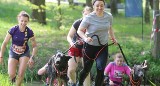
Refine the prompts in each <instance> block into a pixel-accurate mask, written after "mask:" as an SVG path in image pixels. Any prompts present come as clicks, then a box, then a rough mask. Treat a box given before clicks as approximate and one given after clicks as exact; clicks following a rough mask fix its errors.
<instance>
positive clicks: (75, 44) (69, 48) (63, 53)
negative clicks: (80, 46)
mask: <svg viewBox="0 0 160 86" xmlns="http://www.w3.org/2000/svg"><path fill="white" fill-rule="evenodd" d="M76 44H77V41H76V42H75V43H74V44H73V45H72V46H70V47H69V49H67V50H66V51H64V52H63V54H66V53H67V52H68V51H69V50H70V49H71V48H72V47H73V46H76ZM74 54H75V53H74ZM74 60H75V62H76V63H77V60H76V57H75V55H74Z"/></svg>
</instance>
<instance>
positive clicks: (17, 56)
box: [9, 50, 30, 60]
mask: <svg viewBox="0 0 160 86" xmlns="http://www.w3.org/2000/svg"><path fill="white" fill-rule="evenodd" d="M24 56H26V57H29V58H30V50H28V51H26V52H25V53H23V54H16V53H14V52H13V51H12V50H10V51H9V58H14V59H16V60H19V58H21V57H22V58H23V57H24Z"/></svg>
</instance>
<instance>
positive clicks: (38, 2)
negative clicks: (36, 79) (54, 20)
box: [30, 0, 46, 24]
mask: <svg viewBox="0 0 160 86" xmlns="http://www.w3.org/2000/svg"><path fill="white" fill-rule="evenodd" d="M30 2H31V3H32V4H33V5H35V6H37V8H32V14H31V17H32V18H33V19H34V20H36V21H38V22H39V23H41V24H46V11H45V0H30Z"/></svg>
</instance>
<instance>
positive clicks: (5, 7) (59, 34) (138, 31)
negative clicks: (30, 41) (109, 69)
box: [0, 0, 158, 86]
mask: <svg viewBox="0 0 160 86" xmlns="http://www.w3.org/2000/svg"><path fill="white" fill-rule="evenodd" d="M16 1H19V2H18V4H17V2H16ZM24 1H25V0H1V1H0V3H3V4H1V5H0V8H1V9H0V46H1V44H2V41H3V40H4V37H5V35H6V33H7V31H8V30H9V29H10V28H11V27H12V26H14V25H16V24H17V19H16V17H17V14H18V13H19V12H20V11H21V10H25V11H27V12H28V13H29V14H31V9H30V8H29V7H28V6H26V5H25V4H24V3H25V2H24ZM21 2H24V3H21ZM46 5H47V6H48V7H49V9H47V10H46V13H47V25H41V24H39V23H36V22H33V21H32V20H31V21H30V22H29V24H28V26H29V27H30V28H31V29H32V30H33V31H34V33H35V37H36V41H37V44H38V53H37V56H36V59H35V61H36V63H35V66H34V69H32V70H29V69H27V71H26V75H25V81H26V82H29V81H32V80H38V77H37V70H38V69H39V68H40V67H42V66H43V65H44V64H45V63H46V62H47V61H48V59H49V58H50V57H51V56H52V55H53V54H55V53H56V51H57V50H61V51H65V50H67V49H68V48H69V44H68V42H67V40H66V36H67V34H68V31H69V29H70V27H71V25H72V23H73V22H74V21H75V20H76V19H78V18H80V17H81V11H82V9H83V8H82V7H75V9H71V8H69V7H68V6H67V5H63V6H62V11H63V15H64V20H63V26H62V28H61V30H58V29H57V27H56V23H57V21H56V19H55V16H56V11H55V10H54V8H55V7H56V5H57V4H55V3H46ZM151 27H152V24H145V23H144V24H143V31H144V32H143V37H144V39H143V40H142V18H141V17H134V18H126V17H125V16H124V11H122V13H121V12H120V14H119V15H118V16H116V17H113V29H114V31H115V35H116V39H117V40H118V42H119V43H120V45H121V46H122V49H123V51H124V53H125V55H126V58H127V59H128V60H129V63H130V64H133V63H134V62H137V63H138V62H140V61H139V59H140V60H143V59H144V58H145V57H144V56H142V55H141V52H142V51H149V52H150V51H151V47H150V46H149V44H150V33H151ZM109 43H111V41H109ZM9 47H10V44H8V45H7V50H6V52H5V56H4V58H5V63H6V64H7V59H8V49H9ZM119 51H120V50H119V48H118V47H117V46H115V45H113V46H110V47H109V54H110V55H112V54H113V53H115V52H119ZM135 58H136V59H137V58H138V60H133V59H135ZM145 59H149V58H145ZM109 60H112V58H111V59H109ZM153 63H154V62H153ZM156 65H157V64H156ZM154 68H156V67H152V69H153V70H154ZM0 69H1V68H0ZM5 71H7V67H6V70H5ZM157 71H158V70H157ZM6 73H7V72H6ZM2 77H5V79H2ZM1 80H2V83H4V82H5V81H6V82H7V83H6V85H5V86H7V85H8V84H9V82H8V77H7V74H4V75H2V74H1V75H0V86H3V85H1Z"/></svg>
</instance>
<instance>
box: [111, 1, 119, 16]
mask: <svg viewBox="0 0 160 86" xmlns="http://www.w3.org/2000/svg"><path fill="white" fill-rule="evenodd" d="M110 4H111V13H112V14H113V15H117V14H118V9H117V0H110Z"/></svg>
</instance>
